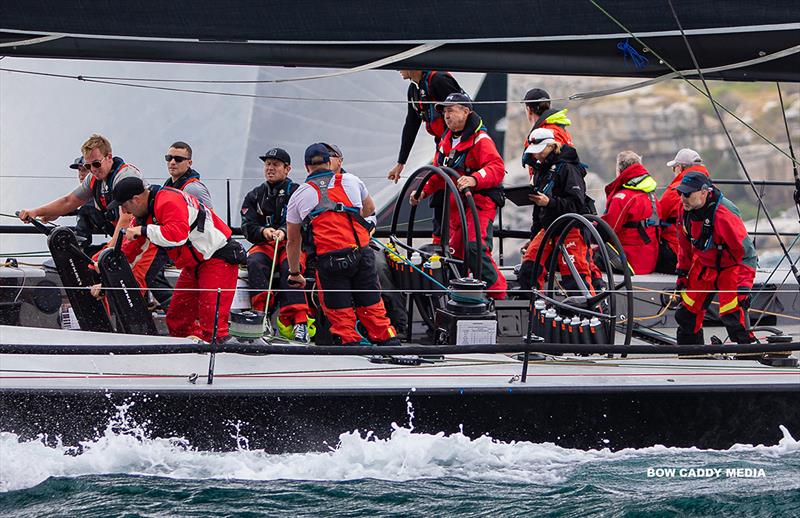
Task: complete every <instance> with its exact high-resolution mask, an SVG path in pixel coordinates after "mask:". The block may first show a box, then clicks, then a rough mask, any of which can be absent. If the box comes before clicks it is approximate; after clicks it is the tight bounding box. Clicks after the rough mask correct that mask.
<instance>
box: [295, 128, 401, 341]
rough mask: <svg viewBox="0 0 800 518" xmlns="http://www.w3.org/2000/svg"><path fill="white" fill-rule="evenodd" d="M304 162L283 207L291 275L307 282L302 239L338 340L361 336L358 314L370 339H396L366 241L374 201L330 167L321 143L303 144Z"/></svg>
mask: <svg viewBox="0 0 800 518" xmlns="http://www.w3.org/2000/svg"><path fill="white" fill-rule="evenodd" d="M305 165H306V171H307V172H308V177H307V178H306V182H305V183H304V184H303V185H301V186H300V187H299V188H298V189H297V191H296V192H295V193H294V194H293V195H292V197H291V198H290V199H289V206H288V208H287V212H286V221H287V222H288V225H287V231H288V243H287V245H286V246H287V251H286V252H287V255H288V260H289V281H290V282H291V283H293V284H295V285H296V286H298V287H303V286H305V283H306V280H305V277H304V276H303V274H302V272H301V262H300V258H301V241H302V242H303V243H304V244H305V248H306V250H307V251H308V252H309V254H312V253H313V254H315V255H316V258H317V287H318V288H319V291H320V303H321V305H322V308H323V310H324V311H325V316H326V317H327V319H328V321H329V322H330V326H331V327H330V331H331V333H332V334H333V335H334V336H335V337H336V338H337V339H338V340H339V341H340V343H342V344H344V345H355V344H358V343H360V342H361V339H362V337H361V335H360V334H359V333H358V331H357V330H356V319H358V320H360V321H361V323H362V324H363V325H364V327H365V328H366V330H367V335H368V336H367V338H368V339H369V340H370V341H372V342H373V343H375V344H377V345H399V344H400V341H399V340H398V339H397V333H396V331H395V329H394V328H393V327H392V325H391V323H390V322H389V319H388V318H387V317H386V310H385V309H384V306H383V301H382V300H381V296H380V291H381V287H380V284H379V283H378V274H377V272H376V270H375V257H374V252H373V251H372V249H371V248H370V247H369V246H368V245H369V240H370V231H371V228H372V225H371V224H370V223H368V222H367V221H366V220H365V219H364V216H365V215H369V214H372V213H374V212H375V203H374V202H373V201H372V198H371V197H370V196H369V194H368V193H367V188H366V186H365V185H364V183H363V182H362V181H361V180H359V179H358V178H357V177H355V176H353V175H351V174H349V173H334V172H333V170H332V168H331V157H330V153H329V151H328V148H327V147H326V146H325V145H324V144H319V143H318V144H312V145H311V146H309V147H308V149H306V152H305ZM301 227H302V228H301ZM354 307H355V310H354V309H353V308H354Z"/></svg>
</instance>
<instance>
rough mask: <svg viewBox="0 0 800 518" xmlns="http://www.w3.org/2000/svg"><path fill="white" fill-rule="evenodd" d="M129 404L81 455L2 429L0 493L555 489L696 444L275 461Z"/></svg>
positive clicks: (431, 442) (407, 431)
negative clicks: (587, 469)
mask: <svg viewBox="0 0 800 518" xmlns="http://www.w3.org/2000/svg"><path fill="white" fill-rule="evenodd" d="M128 408H129V407H127V406H122V407H119V414H118V416H117V417H116V418H115V419H114V420H112V422H110V423H109V425H108V427H107V428H106V430H105V432H104V433H103V434H102V435H101V436H100V438H99V439H97V440H95V441H91V442H86V443H83V444H82V445H81V448H80V449H75V448H70V447H66V446H63V445H57V446H54V447H53V446H47V445H46V444H45V440H44V438H42V439H40V440H30V441H22V440H20V438H19V437H18V436H17V435H16V434H13V433H8V432H2V433H0V491H13V490H19V489H25V488H29V487H33V486H35V485H37V484H39V483H41V482H43V481H44V480H46V479H48V478H49V477H78V476H83V475H104V474H132V475H147V476H161V477H170V478H176V479H194V480H203V479H240V480H279V479H289V480H325V481H340V480H354V479H364V478H374V479H383V480H394V481H402V480H410V479H421V478H439V477H458V478H464V479H471V480H493V481H509V482H525V483H533V484H543V485H552V484H557V483H559V482H561V481H563V480H564V479H565V478H566V477H567V476H569V474H570V473H572V472H573V471H574V470H575V469H579V468H580V467H582V466H585V465H587V464H591V463H602V462H609V461H612V462H613V461H622V460H627V459H631V458H637V457H643V458H649V457H652V456H662V455H667V456H674V455H676V454H677V455H684V454H688V455H691V454H696V453H698V452H701V450H698V449H696V448H667V447H664V446H654V447H651V448H643V449H638V450H635V449H626V450H621V451H617V452H612V451H610V450H607V449H604V450H589V451H584V450H573V449H566V448H561V447H558V446H556V445H554V444H550V443H544V444H533V443H529V442H511V443H504V442H499V441H495V440H494V439H492V438H491V437H486V436H484V437H479V438H475V439H473V438H470V437H467V436H465V435H463V434H461V433H456V434H451V435H445V434H444V433H439V434H435V435H432V434H424V433H416V432H414V431H413V428H404V427H399V426H395V427H394V430H393V431H392V433H391V435H390V436H389V437H388V438H383V439H382V438H378V437H376V436H375V434H373V433H371V432H369V433H360V432H358V431H353V432H348V433H343V434H341V436H340V437H339V440H340V443H339V444H338V445H337V446H336V448H333V449H332V450H331V451H329V452H323V453H302V454H283V455H272V454H267V453H265V452H263V451H260V450H248V449H246V448H245V446H246V444H247V443H246V440H245V439H241V440H239V441H238V442H239V444H240V446H242V447H241V448H240V449H239V450H237V451H232V452H206V451H198V450H195V449H193V448H192V447H191V445H189V444H187V442H186V441H184V440H182V439H177V438H170V439H165V438H149V437H147V433H146V431H145V429H144V428H143V427H141V426H138V425H135V424H131V423H130V422H129V420H128V418H127V416H126V412H127V409H128ZM781 430H782V432H783V435H784V436H783V438H782V439H781V440H780V442H779V443H778V445H775V446H746V445H736V446H734V447H733V448H731V450H729V451H735V452H752V453H756V454H765V455H767V456H774V457H779V456H783V455H786V454H795V453H797V452H800V443H798V441H796V440H795V439H794V438H792V436H791V435H790V434H789V432H788V431H787V430H786V429H785V428H784V427H781Z"/></svg>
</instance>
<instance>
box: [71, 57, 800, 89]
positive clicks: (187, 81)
mask: <svg viewBox="0 0 800 518" xmlns="http://www.w3.org/2000/svg"><path fill="white" fill-rule="evenodd" d="M440 45H441V44H440ZM440 45H431V46H430V47H431V48H429V49H427V50H433V49H434V48H436V47H438V46H440ZM412 50H413V49H412ZM410 52H412V51H407V53H410ZM798 52H800V45H795V46H793V47H789V48H786V49H783V50H779V51H778V52H773V53H772V54H766V55H764V56H759V57H757V58H754V59H748V60H746V61H739V62H737V63H730V64H728V65H720V66H717V67H709V68H704V69H703V72H705V73H707V74H712V73H717V72H726V71H728V70H735V69H737V68H744V67H749V66H753V65H759V64H761V63H766V62H768V61H774V60H776V59H781V58H784V57H787V56H791V55H793V54H797V53H798ZM420 53H422V52H420ZM413 55H416V54H413ZM397 56H400V54H398V55H397ZM389 59H390V58H386V60H389ZM392 62H393V61H387V62H386V63H385V64H390V63H392ZM376 63H378V62H376ZM381 64H384V63H381ZM363 66H364V67H366V66H367V65H363ZM371 68H377V67H371ZM349 70H350V71H353V72H356V71H359V70H356V69H355V68H354V69H349ZM364 70H369V68H364ZM681 73H682V74H685V75H692V74H693V73H695V70H693V69H689V70H682V71H681ZM333 75H338V74H323V75H318V76H308V77H297V78H294V77H293V78H286V79H180V78H178V79H168V78H163V77H122V76H92V75H82V76H81V77H84V78H87V79H105V80H111V81H137V82H146V83H183V84H226V85H235V84H241V85H250V84H272V83H285V82H291V81H303V80H306V79H318V78H324V77H330V76H333ZM676 77H678V74H676V73H675V72H670V73H668V74H664V75H661V76H658V77H654V78H653V79H649V80H647V81H642V82H639V83H634V84H632V85H628V86H621V87H617V88H609V89H607V90H597V91H592V92H585V93H583V92H579V93H576V94H572V95H570V96H569V97H560V98H559V97H551V98H549V100H550V101H574V100H585V99H593V98H596V97H604V96H607V95H611V94H616V93H622V92H627V91H630V90H636V89H639V88H644V87H647V86H652V85H655V84H658V83H661V82H664V81H669V80H670V79H675V78H676ZM431 102H435V101H431ZM481 102H485V101H479V103H481ZM509 102H523V101H509Z"/></svg>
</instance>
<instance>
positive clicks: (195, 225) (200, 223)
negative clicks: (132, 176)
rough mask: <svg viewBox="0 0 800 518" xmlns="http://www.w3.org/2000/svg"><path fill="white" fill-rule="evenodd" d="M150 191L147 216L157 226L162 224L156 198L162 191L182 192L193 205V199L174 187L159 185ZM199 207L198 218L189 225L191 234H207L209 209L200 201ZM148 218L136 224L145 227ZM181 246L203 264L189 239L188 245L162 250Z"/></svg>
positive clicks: (138, 220)
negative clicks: (156, 206)
mask: <svg viewBox="0 0 800 518" xmlns="http://www.w3.org/2000/svg"><path fill="white" fill-rule="evenodd" d="M149 189H150V196H149V197H148V198H147V214H148V216H149V217H150V219H151V220H152V222H153V223H154V224H156V225H159V224H160V223H159V221H158V218H156V211H155V205H156V196H158V193H159V192H160V191H162V190H171V191H177V192H180V193H181V194H182V195H183V198H184V199H185V200H186V203H187V204H189V205H191V204H192V201H191V199H189V198H188V197H187V195H186V194H185V193H184V192H182V191H181V190H180V189H176V188H174V187H162V186H159V185H151V186H150V187H149ZM197 205H198V207H197V208H198V210H197V217H196V218H195V220H194V221H193V222H192V223H191V224H190V225H189V234H191V233H192V231H193V230H195V229H197V231H198V232H205V231H206V217H207V209H206V207H205V205H203V204H202V203H201V202H200V200H197ZM148 216H145V217H144V218H137V222H136V224H137V225H144V224H145V223H147V217H148ZM181 246H186V247H187V248H188V249H189V251H190V252H191V254H192V257H193V258H194V260H195V261H197V263H198V264H199V263H202V262H203V258H202V255H200V254H198V252H197V250H195V247H194V246H192V241H191V239H187V240H186V243H184V244H183V245H180V246H173V247H166V246H164V247H161V248H164V249H165V250H171V249H173V248H180V247H181Z"/></svg>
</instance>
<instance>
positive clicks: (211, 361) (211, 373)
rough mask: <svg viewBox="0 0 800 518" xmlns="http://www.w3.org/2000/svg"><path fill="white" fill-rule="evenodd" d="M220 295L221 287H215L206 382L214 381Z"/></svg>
mask: <svg viewBox="0 0 800 518" xmlns="http://www.w3.org/2000/svg"><path fill="white" fill-rule="evenodd" d="M221 296H222V289H221V288H217V307H216V309H215V310H214V333H213V334H212V335H211V357H210V358H209V359H208V384H209V385H211V384H212V383H214V362H215V360H216V356H215V355H216V352H215V351H214V348H215V347H216V345H217V332H218V331H219V302H220V297H221Z"/></svg>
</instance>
